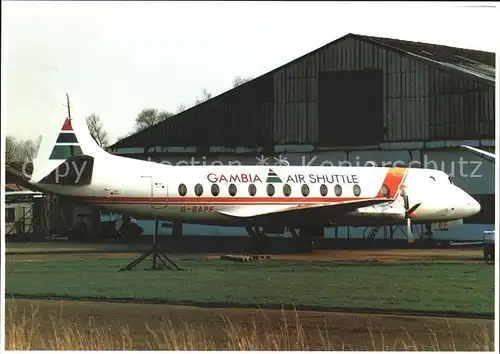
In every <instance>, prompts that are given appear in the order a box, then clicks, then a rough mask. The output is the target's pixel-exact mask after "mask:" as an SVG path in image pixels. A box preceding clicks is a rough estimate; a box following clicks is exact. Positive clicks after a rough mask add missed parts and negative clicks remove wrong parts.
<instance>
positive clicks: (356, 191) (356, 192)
mask: <svg viewBox="0 0 500 354" xmlns="http://www.w3.org/2000/svg"><path fill="white" fill-rule="evenodd" d="M352 192H353V193H354V195H355V196H356V197H359V195H360V194H361V187H360V186H359V185H357V184H355V185H354V187H352Z"/></svg>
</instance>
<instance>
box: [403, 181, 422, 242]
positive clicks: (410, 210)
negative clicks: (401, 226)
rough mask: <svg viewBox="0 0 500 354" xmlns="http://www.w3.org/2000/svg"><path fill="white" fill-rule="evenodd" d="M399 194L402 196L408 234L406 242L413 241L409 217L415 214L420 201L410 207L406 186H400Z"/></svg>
mask: <svg viewBox="0 0 500 354" xmlns="http://www.w3.org/2000/svg"><path fill="white" fill-rule="evenodd" d="M401 196H402V197H403V202H404V207H405V219H406V230H407V235H408V242H409V243H415V240H414V239H413V231H412V228H411V218H412V217H413V216H415V211H416V210H417V209H418V207H419V206H420V205H421V204H422V203H417V204H415V205H414V206H412V207H411V208H410V201H409V199H408V192H407V190H406V186H404V185H403V186H401Z"/></svg>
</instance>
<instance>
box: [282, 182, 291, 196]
mask: <svg viewBox="0 0 500 354" xmlns="http://www.w3.org/2000/svg"><path fill="white" fill-rule="evenodd" d="M290 194H292V188H291V187H290V185H289V184H285V185H284V186H283V195H284V196H285V197H289V196H290Z"/></svg>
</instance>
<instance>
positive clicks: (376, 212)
mask: <svg viewBox="0 0 500 354" xmlns="http://www.w3.org/2000/svg"><path fill="white" fill-rule="evenodd" d="M350 215H353V216H369V217H370V216H371V217H383V218H390V219H394V220H405V216H406V210H405V208H404V207H403V206H402V205H394V204H379V205H371V206H367V207H363V208H358V209H356V210H355V211H353V212H352V213H350Z"/></svg>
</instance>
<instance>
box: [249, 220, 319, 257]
mask: <svg viewBox="0 0 500 354" xmlns="http://www.w3.org/2000/svg"><path fill="white" fill-rule="evenodd" d="M246 230H247V233H248V235H249V236H250V238H251V249H252V253H254V254H259V253H265V252H266V251H268V245H269V236H267V235H266V234H265V233H264V232H263V228H262V227H255V226H253V227H252V226H247V227H246ZM288 230H289V231H290V233H291V234H292V239H293V243H294V246H295V251H296V252H299V253H309V252H312V251H313V248H314V242H313V239H314V238H315V237H323V234H322V233H323V228H318V229H314V228H305V229H294V228H288Z"/></svg>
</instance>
